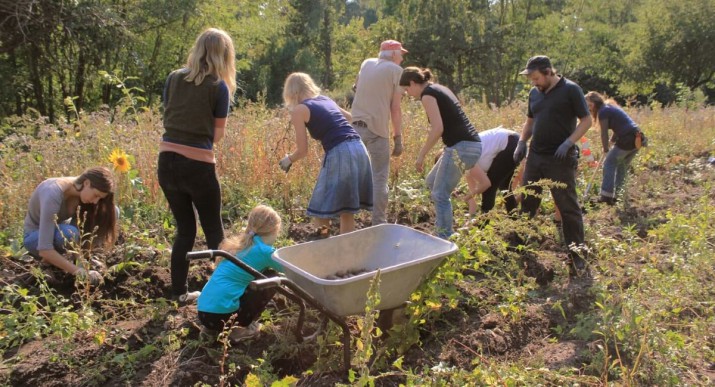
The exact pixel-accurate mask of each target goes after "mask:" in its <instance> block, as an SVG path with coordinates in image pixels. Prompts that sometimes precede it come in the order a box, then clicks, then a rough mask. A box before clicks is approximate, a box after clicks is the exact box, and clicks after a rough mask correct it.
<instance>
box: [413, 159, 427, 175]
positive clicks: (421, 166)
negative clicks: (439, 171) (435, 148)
mask: <svg viewBox="0 0 715 387" xmlns="http://www.w3.org/2000/svg"><path fill="white" fill-rule="evenodd" d="M424 165H425V158H424V157H418V158H417V160H416V161H415V168H416V169H417V172H419V173H422V171H423V170H424Z"/></svg>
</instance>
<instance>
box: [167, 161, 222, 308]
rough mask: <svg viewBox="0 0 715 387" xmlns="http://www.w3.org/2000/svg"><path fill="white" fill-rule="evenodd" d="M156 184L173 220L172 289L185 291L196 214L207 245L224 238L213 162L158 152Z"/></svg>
mask: <svg viewBox="0 0 715 387" xmlns="http://www.w3.org/2000/svg"><path fill="white" fill-rule="evenodd" d="M157 174H158V175H159V185H160V186H161V190H162V191H164V196H166V201H167V202H169V207H170V208H171V213H172V214H174V219H175V220H176V238H175V239H174V244H173V246H172V250H171V288H172V292H173V293H174V296H179V295H182V294H184V293H186V292H187V290H188V286H187V283H186V280H187V277H188V275H189V262H188V261H187V260H186V253H188V252H189V251H191V250H192V249H193V248H194V242H195V240H196V216H195V215H194V208H196V213H198V215H199V221H200V222H201V228H203V230H204V234H205V235H206V245H207V247H208V248H209V249H211V250H216V249H218V246H219V244H220V243H221V241H222V240H223V223H222V222H221V187H220V186H219V183H218V179H217V177H216V165H215V164H211V163H205V162H202V161H196V160H192V159H189V158H187V157H184V156H182V155H180V154H178V153H174V152H161V153H159V166H158V171H157Z"/></svg>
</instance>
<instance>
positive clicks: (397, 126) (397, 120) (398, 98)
mask: <svg viewBox="0 0 715 387" xmlns="http://www.w3.org/2000/svg"><path fill="white" fill-rule="evenodd" d="M435 104H436V101H435ZM390 121H392V137H397V136H401V135H402V93H397V92H396V93H393V94H392V101H391V102H390Z"/></svg>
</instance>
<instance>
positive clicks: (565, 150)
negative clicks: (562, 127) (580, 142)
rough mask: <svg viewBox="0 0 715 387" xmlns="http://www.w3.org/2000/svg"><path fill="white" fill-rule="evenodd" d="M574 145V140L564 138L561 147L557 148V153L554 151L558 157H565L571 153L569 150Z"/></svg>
mask: <svg viewBox="0 0 715 387" xmlns="http://www.w3.org/2000/svg"><path fill="white" fill-rule="evenodd" d="M572 147H573V141H571V140H570V139H568V138H567V139H566V140H564V142H562V143H561V145H559V149H556V153H554V156H556V158H557V159H565V158H566V156H568V155H569V151H570V150H571V148H572Z"/></svg>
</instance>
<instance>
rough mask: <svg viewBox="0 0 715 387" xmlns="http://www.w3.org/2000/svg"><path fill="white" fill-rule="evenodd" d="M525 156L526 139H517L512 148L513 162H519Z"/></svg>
mask: <svg viewBox="0 0 715 387" xmlns="http://www.w3.org/2000/svg"><path fill="white" fill-rule="evenodd" d="M524 157H526V141H524V140H519V142H518V143H517V144H516V149H515V150H514V164H519V163H520V162H521V160H524Z"/></svg>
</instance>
